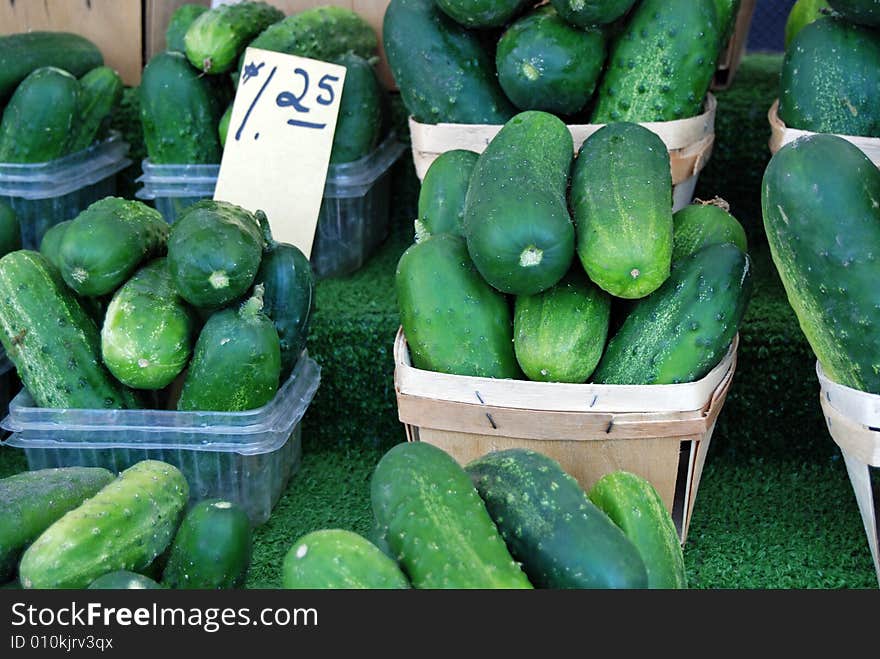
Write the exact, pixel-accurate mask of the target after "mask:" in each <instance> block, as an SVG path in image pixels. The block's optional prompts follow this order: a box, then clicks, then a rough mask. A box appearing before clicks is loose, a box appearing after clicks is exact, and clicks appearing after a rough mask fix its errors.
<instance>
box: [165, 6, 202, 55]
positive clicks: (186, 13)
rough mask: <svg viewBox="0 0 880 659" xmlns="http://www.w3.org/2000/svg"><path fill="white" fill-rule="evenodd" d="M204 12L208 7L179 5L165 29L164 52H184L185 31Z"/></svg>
mask: <svg viewBox="0 0 880 659" xmlns="http://www.w3.org/2000/svg"><path fill="white" fill-rule="evenodd" d="M206 11H208V7H203V6H202V5H193V4H185V5H180V6H179V7H178V8H177V9H175V10H174V13H172V14H171V19H170V20H169V21H168V27H166V28H165V50H174V51H177V52H178V53H183V52H186V46H185V45H184V43H183V38H184V37H185V36H186V31H187V30H189V26H190V25H192V24H193V23H194V22H195V20H196V19H197V18H198V17H199V16H201V15H202V14H204V13H205V12H206Z"/></svg>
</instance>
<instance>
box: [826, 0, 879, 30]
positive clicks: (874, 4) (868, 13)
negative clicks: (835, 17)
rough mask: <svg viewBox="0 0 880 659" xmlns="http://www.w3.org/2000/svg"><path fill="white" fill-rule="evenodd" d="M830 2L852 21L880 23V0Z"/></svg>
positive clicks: (871, 25)
mask: <svg viewBox="0 0 880 659" xmlns="http://www.w3.org/2000/svg"><path fill="white" fill-rule="evenodd" d="M828 4H829V5H831V7H832V9H834V11H836V12H838V13H839V14H840V15H841V16H843V17H844V18H845V19H846V20H848V21H850V22H852V23H859V24H861V25H867V26H869V27H877V26H878V25H880V0H828Z"/></svg>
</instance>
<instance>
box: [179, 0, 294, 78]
mask: <svg viewBox="0 0 880 659" xmlns="http://www.w3.org/2000/svg"><path fill="white" fill-rule="evenodd" d="M283 18H284V12H282V11H281V10H280V9H277V8H276V7H273V6H271V5H269V4H267V3H265V2H247V1H245V2H240V3H235V4H223V5H218V6H217V7H214V8H213V9H209V10H208V11H206V12H204V13H203V14H201V15H200V16H199V17H198V18H196V19H195V20H194V21H193V22H192V24H191V25H190V26H189V28H188V29H187V31H186V34H185V35H184V37H183V45H184V49H185V51H186V56H187V58H188V59H189V61H190V63H191V64H192V65H193V66H194V67H196V68H197V69H199V70H200V71H204V72H205V73H223V72H225V71H229V70H230V69H231V68H232V67H233V66H235V63H236V62H237V60H238V56H239V55H240V54H241V53H242V52H243V51H244V49H245V48H246V47H247V45H248V42H250V41H251V40H252V39H253V38H254V37H256V36H257V35H258V34H259V33H260V32H262V31H263V30H265V29H266V28H267V27H269V26H270V25H272V23H277V22H278V21H280V20H281V19H283Z"/></svg>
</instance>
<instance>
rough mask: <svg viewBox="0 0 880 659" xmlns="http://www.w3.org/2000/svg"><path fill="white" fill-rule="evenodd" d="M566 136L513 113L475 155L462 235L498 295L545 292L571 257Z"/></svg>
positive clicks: (551, 119)
mask: <svg viewBox="0 0 880 659" xmlns="http://www.w3.org/2000/svg"><path fill="white" fill-rule="evenodd" d="M573 154H574V146H573V144H572V137H571V133H570V132H569V130H568V128H566V126H565V124H564V123H562V121H561V120H560V119H558V118H557V117H555V116H553V115H551V114H548V113H546V112H534V111H528V112H521V113H520V114H518V115H516V116H515V117H514V118H513V119H511V120H510V121H508V122H507V123H506V124H505V125H504V127H503V128H502V129H501V131H500V132H499V133H498V135H497V136H496V137H495V138H494V139H493V140H492V141H491V142H490V143H489V145H488V146H487V147H486V150H485V151H483V153H482V154H481V155H480V158H479V160H477V164H476V166H475V167H474V173H473V175H472V176H471V183H470V187H469V189H468V194H467V199H466V201H465V211H464V233H465V237H466V239H467V246H468V252H470V255H471V258H472V259H473V260H474V264H475V265H476V266H477V270H479V271H480V274H481V275H483V277H484V278H485V279H486V281H487V282H489V283H490V284H491V285H492V286H494V287H495V288H497V289H498V290H499V291H502V292H504V293H513V294H514V295H533V294H535V293H540V292H541V291H543V290H546V289H548V288H550V287H551V286H553V284H555V283H556V282H558V281H559V280H560V279H562V277H563V275H564V274H565V273H566V272H568V269H569V266H571V262H572V259H573V258H574V240H575V235H574V225H573V224H572V222H571V217H570V216H569V214H568V202H567V199H566V194H567V190H568V174H569V169H570V168H571V160H572V157H573Z"/></svg>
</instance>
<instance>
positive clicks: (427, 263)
mask: <svg viewBox="0 0 880 659" xmlns="http://www.w3.org/2000/svg"><path fill="white" fill-rule="evenodd" d="M395 286H396V289H397V304H398V306H399V308H400V320H401V324H402V325H403V331H404V333H405V334H406V340H407V343H408V344H409V350H410V354H411V355H412V363H413V365H414V366H415V367H416V368H422V369H427V370H429V371H439V372H441V373H450V374H453V375H474V376H479V377H491V378H516V377H518V376H519V374H520V371H519V367H518V366H517V363H516V357H515V355H514V352H513V329H512V327H511V324H512V322H511V321H512V319H511V316H510V309H509V307H508V304H507V300H506V299H505V298H504V296H503V295H501V294H500V293H498V292H497V291H495V290H493V289H492V287H491V286H489V285H488V284H487V283H486V282H485V281H484V280H483V279H482V277H480V274H479V273H478V272H477V270H476V268H475V267H474V265H473V263H472V262H471V259H470V257H469V256H468V253H467V247H466V246H465V243H464V241H463V240H462V239H461V238H459V237H458V236H453V235H451V234H446V233H441V234H437V235H436V236H432V237H430V238H427V239H425V240H423V241H421V242H419V243H417V244H415V245H412V246H411V247H410V248H409V249H407V250H406V251H405V252H404V253H403V256H401V257H400V261H399V262H398V264H397V273H396V275H395Z"/></svg>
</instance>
